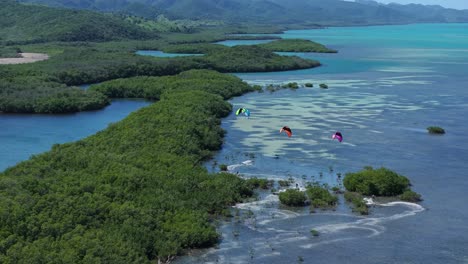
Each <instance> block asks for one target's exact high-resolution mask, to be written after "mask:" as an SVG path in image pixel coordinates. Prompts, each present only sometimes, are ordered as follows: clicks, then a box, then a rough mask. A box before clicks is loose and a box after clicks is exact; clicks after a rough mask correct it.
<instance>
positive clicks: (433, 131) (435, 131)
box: [427, 126, 445, 134]
mask: <svg viewBox="0 0 468 264" xmlns="http://www.w3.org/2000/svg"><path fill="white" fill-rule="evenodd" d="M427 132H429V134H445V130H444V129H443V128H441V127H438V126H430V127H428V128H427Z"/></svg>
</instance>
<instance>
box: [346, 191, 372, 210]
mask: <svg viewBox="0 0 468 264" xmlns="http://www.w3.org/2000/svg"><path fill="white" fill-rule="evenodd" d="M344 198H345V200H346V201H348V202H350V203H352V204H353V212H357V213H359V214H361V215H368V214H369V207H367V204H366V202H364V200H363V196H362V195H361V194H359V193H355V192H345V194H344Z"/></svg>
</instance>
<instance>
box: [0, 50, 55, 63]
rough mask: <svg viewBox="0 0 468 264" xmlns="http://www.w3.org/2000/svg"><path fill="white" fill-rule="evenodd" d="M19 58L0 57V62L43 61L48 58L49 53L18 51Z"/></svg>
mask: <svg viewBox="0 0 468 264" xmlns="http://www.w3.org/2000/svg"><path fill="white" fill-rule="evenodd" d="M20 55H21V58H0V64H20V63H32V62H36V61H43V60H47V59H48V58H49V55H47V54H44V53H20Z"/></svg>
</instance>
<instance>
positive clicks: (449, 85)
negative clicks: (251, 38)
mask: <svg viewBox="0 0 468 264" xmlns="http://www.w3.org/2000/svg"><path fill="white" fill-rule="evenodd" d="M280 36H281V37H283V38H302V39H311V40H314V41H318V42H321V43H323V44H325V45H327V46H329V47H331V48H334V49H338V50H339V53H338V54H314V53H297V54H288V55H298V56H301V57H304V58H313V59H318V60H320V61H321V62H322V63H323V64H324V66H322V67H319V68H315V69H308V70H299V71H288V72H277V73H248V74H236V75H237V76H239V77H241V78H243V79H244V80H246V81H247V82H249V83H255V84H272V83H275V84H282V83H287V82H291V81H295V82H298V83H299V84H304V83H306V82H311V83H313V84H314V88H300V89H298V90H295V91H292V90H281V91H277V92H274V93H269V92H265V93H251V94H248V95H245V96H242V97H239V98H235V99H233V100H232V101H231V102H232V103H233V105H234V109H237V108H239V107H246V108H248V109H250V111H251V117H250V119H246V118H245V117H236V116H235V115H234V114H232V115H230V116H229V117H228V118H226V119H225V120H224V121H223V127H224V128H225V129H226V130H227V135H226V140H225V141H226V142H225V144H224V148H223V150H222V151H221V152H220V153H219V155H217V157H216V159H215V160H216V161H217V163H218V164H221V163H224V164H229V165H231V167H229V168H230V169H231V171H232V172H239V173H240V174H241V175H244V176H245V177H254V176H255V177H264V178H269V179H276V180H277V179H288V178H293V179H294V180H295V181H296V183H298V184H299V186H302V185H304V184H305V182H307V181H320V182H322V183H327V184H329V185H332V186H333V185H338V186H339V185H340V181H339V178H338V175H337V174H338V173H341V174H342V175H344V174H345V173H347V172H352V171H357V170H360V169H361V168H362V167H363V166H367V165H370V166H373V167H380V166H385V167H387V168H390V169H392V170H394V171H396V172H398V173H400V174H402V175H405V176H407V177H408V178H409V179H410V180H411V182H412V184H413V187H412V188H413V190H414V191H416V192H418V193H420V194H421V195H422V196H423V199H424V201H423V202H421V203H419V204H411V203H400V204H398V203H397V204H394V203H390V204H389V203H386V202H385V201H380V203H382V204H383V205H380V206H375V207H372V208H371V214H370V215H369V216H367V217H361V216H358V215H355V214H353V213H352V212H351V211H350V209H349V207H348V206H347V205H346V203H344V201H343V199H342V197H340V204H339V206H338V208H337V209H336V210H335V211H320V210H319V211H317V212H315V213H313V214H310V213H309V209H308V208H300V209H292V208H285V207H283V206H281V205H279V204H278V199H277V197H276V196H274V195H271V194H269V193H268V192H266V193H262V194H261V195H260V198H259V200H258V201H257V202H253V203H246V204H240V205H237V206H236V207H235V208H233V212H234V214H235V215H236V214H239V215H240V216H239V217H234V218H233V219H232V220H231V221H229V222H228V223H226V222H221V223H219V230H220V231H221V232H222V241H221V243H220V244H219V246H218V247H217V248H215V249H210V250H202V251H198V252H193V254H192V255H191V256H189V257H182V258H180V259H179V260H178V262H177V263H218V262H219V263H298V261H299V260H300V259H303V260H304V263H467V262H468V251H467V249H468V225H467V224H466V223H468V203H467V201H468V198H467V197H468V196H467V190H468V181H467V177H468V162H466V161H467V160H468V141H467V136H466V131H468V125H467V122H466V120H467V118H466V116H468V87H467V84H468V75H467V74H466V73H467V69H468V67H467V66H468V52H467V51H468V24H420V25H402V26H376V27H347V28H328V29H321V30H293V31H287V32H286V33H285V34H283V35H280ZM240 42H241V41H240ZM231 44H232V43H231ZM319 83H327V84H328V85H329V89H326V90H325V89H320V88H318V87H317V86H318V84H319ZM284 125H287V126H289V127H290V128H291V129H292V131H293V136H292V137H291V138H287V137H286V136H285V135H284V134H279V129H280V128H281V127H282V126H284ZM432 125H436V126H441V127H443V128H444V129H445V130H446V132H447V133H446V134H445V135H442V136H434V135H429V134H428V133H427V131H426V128H427V127H428V126H432ZM335 131H341V132H342V133H343V135H344V141H343V143H338V142H337V141H332V140H331V138H330V137H331V135H332V134H333V133H334V132H335ZM247 160H251V161H249V162H246V161H247ZM243 162H244V163H243ZM207 167H208V168H209V169H213V170H217V166H216V165H214V164H213V163H210V164H208V165H207ZM311 229H316V230H318V231H319V233H320V236H319V237H313V236H311V234H310V230H311Z"/></svg>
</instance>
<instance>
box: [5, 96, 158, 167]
mask: <svg viewBox="0 0 468 264" xmlns="http://www.w3.org/2000/svg"><path fill="white" fill-rule="evenodd" d="M148 104H150V102H147V101H143V100H113V101H112V104H111V105H109V106H107V107H106V108H104V109H102V110H98V111H89V112H81V113H76V114H63V115H39V114H0V128H1V129H0V146H1V148H0V171H3V170H4V169H6V168H7V167H10V166H13V165H15V164H16V163H18V162H20V161H23V160H27V159H28V158H29V157H30V156H31V155H33V154H39V153H42V152H45V151H47V150H49V149H50V148H51V147H52V145H53V144H56V143H65V142H71V141H76V140H79V139H82V138H85V137H87V136H90V135H92V134H95V133H96V132H98V131H99V130H102V129H104V128H106V127H107V125H109V124H110V123H113V122H118V121H120V120H121V119H123V118H125V117H126V116H127V115H128V114H129V113H131V112H133V111H135V110H137V109H139V108H141V107H143V106H146V105H148Z"/></svg>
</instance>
